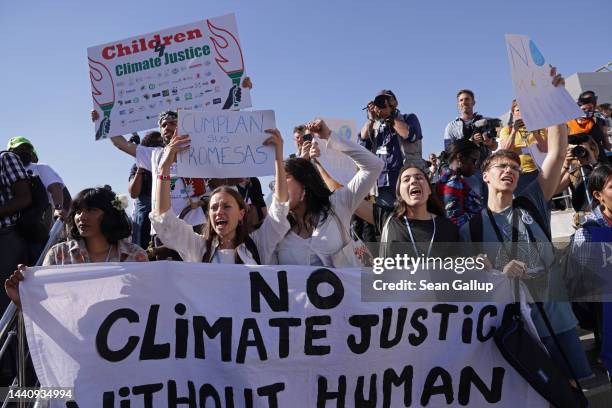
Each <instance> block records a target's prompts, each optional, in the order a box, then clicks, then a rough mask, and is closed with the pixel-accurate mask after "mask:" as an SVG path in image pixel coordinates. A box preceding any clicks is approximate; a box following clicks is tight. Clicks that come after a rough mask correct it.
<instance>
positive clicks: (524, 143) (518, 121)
mask: <svg viewBox="0 0 612 408" xmlns="http://www.w3.org/2000/svg"><path fill="white" fill-rule="evenodd" d="M546 137H547V135H546V129H539V130H536V131H533V132H529V131H528V130H527V128H526V127H525V122H523V118H522V117H521V110H520V109H519V105H518V102H517V101H516V99H514V100H513V101H512V105H511V107H510V121H509V122H508V125H507V126H504V127H503V128H502V130H501V131H500V132H499V141H500V142H499V147H500V148H501V149H504V150H511V151H513V152H515V153H516V154H518V155H519V157H520V158H521V175H520V177H519V181H518V186H517V188H516V192H515V194H520V192H521V191H523V189H524V188H525V187H527V186H528V185H529V184H531V182H532V181H534V180H536V179H537V178H538V166H539V164H538V161H539V160H540V161H541V160H543V157H544V155H545V154H546V148H547V147H546Z"/></svg>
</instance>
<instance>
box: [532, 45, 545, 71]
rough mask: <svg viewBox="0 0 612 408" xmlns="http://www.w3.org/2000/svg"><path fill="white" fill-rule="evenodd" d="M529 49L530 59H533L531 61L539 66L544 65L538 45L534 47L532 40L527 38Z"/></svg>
mask: <svg viewBox="0 0 612 408" xmlns="http://www.w3.org/2000/svg"><path fill="white" fill-rule="evenodd" d="M529 51H531V59H533V62H534V63H535V64H536V65H538V66H540V67H541V66H542V65H544V56H543V55H542V53H541V52H540V50H538V47H536V45H535V43H534V42H533V41H532V40H529Z"/></svg>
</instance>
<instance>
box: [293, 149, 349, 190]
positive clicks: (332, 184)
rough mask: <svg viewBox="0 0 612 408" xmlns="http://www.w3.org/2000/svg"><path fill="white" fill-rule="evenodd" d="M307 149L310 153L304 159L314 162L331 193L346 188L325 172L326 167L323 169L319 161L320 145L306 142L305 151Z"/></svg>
mask: <svg viewBox="0 0 612 408" xmlns="http://www.w3.org/2000/svg"><path fill="white" fill-rule="evenodd" d="M306 149H308V152H307V153H306V155H304V156H302V157H305V158H308V159H310V160H311V161H312V163H313V164H314V165H315V167H316V168H317V171H318V172H319V174H320V175H321V178H322V179H323V182H325V185H326V186H327V188H328V189H329V191H331V192H332V193H333V192H334V191H336V190H338V189H339V188H342V187H344V186H343V185H342V184H340V183H338V181H336V179H334V178H333V177H332V176H331V174H329V173H328V172H327V170H325V167H323V165H322V164H321V163H320V162H319V161H318V160H317V158H318V157H320V156H321V149H320V148H319V144H318V143H317V142H316V141H312V142H310V141H307V142H304V150H306Z"/></svg>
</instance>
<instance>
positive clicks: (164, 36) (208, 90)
mask: <svg viewBox="0 0 612 408" xmlns="http://www.w3.org/2000/svg"><path fill="white" fill-rule="evenodd" d="M87 57H88V61H89V77H90V80H91V94H92V97H93V101H94V109H96V110H97V111H98V113H99V114H100V118H99V119H98V121H97V122H96V140H98V139H101V138H105V137H109V136H115V135H122V134H126V133H130V132H134V131H139V130H144V129H151V128H155V127H157V126H158V125H157V118H158V115H159V113H160V112H162V111H164V110H168V109H172V110H177V109H179V108H180V109H193V110H197V111H201V110H221V109H242V108H246V107H250V106H251V97H250V93H249V90H248V89H245V88H241V81H242V78H243V77H244V75H245V74H244V72H245V67H244V59H243V55H242V48H241V47H240V41H239V38H238V30H237V27H236V18H235V16H234V15H233V14H228V15H225V16H222V17H216V18H211V19H208V20H203V21H197V22H195V23H191V24H185V25H182V26H178V27H172V28H168V29H165V30H160V31H154V32H151V33H147V34H143V35H139V36H136V37H131V38H126V39H123V40H119V41H113V42H111V43H107V44H103V45H99V46H96V47H91V48H88V49H87Z"/></svg>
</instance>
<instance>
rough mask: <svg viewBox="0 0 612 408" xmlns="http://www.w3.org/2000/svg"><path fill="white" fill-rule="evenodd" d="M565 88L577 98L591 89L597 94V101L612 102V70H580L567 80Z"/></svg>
mask: <svg viewBox="0 0 612 408" xmlns="http://www.w3.org/2000/svg"><path fill="white" fill-rule="evenodd" d="M565 88H566V89H567V91H568V92H569V93H570V95H572V97H573V98H574V99H576V100H577V99H578V95H580V94H581V93H582V92H584V91H587V90H590V91H594V92H595V94H597V103H606V102H607V103H612V72H578V73H576V74H573V75H571V76H569V77H568V78H567V79H566V80H565Z"/></svg>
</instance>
